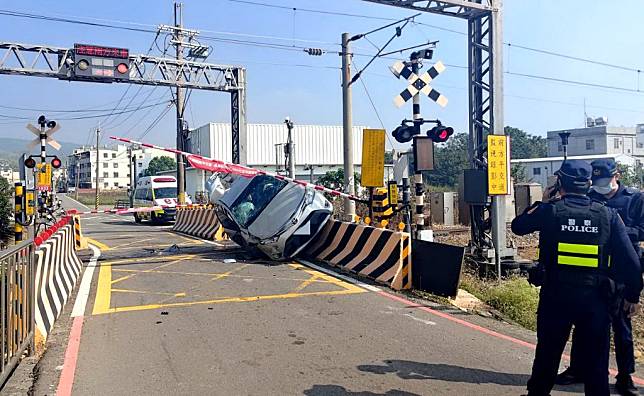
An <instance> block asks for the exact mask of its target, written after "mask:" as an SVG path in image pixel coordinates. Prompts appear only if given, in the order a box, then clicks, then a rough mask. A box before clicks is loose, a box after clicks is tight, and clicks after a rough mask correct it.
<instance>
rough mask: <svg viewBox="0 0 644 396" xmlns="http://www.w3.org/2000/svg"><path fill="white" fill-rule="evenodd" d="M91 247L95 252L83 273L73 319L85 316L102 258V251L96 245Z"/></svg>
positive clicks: (73, 310)
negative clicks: (97, 267)
mask: <svg viewBox="0 0 644 396" xmlns="http://www.w3.org/2000/svg"><path fill="white" fill-rule="evenodd" d="M89 247H90V249H92V251H93V252H94V255H93V256H92V258H91V259H90V260H89V264H88V265H87V268H85V272H84V273H83V279H82V280H81V284H80V287H79V288H78V295H77V296H76V301H75V302H74V308H73V309H72V318H75V317H77V316H83V315H85V306H86V305H87V299H88V298H89V290H90V287H91V285H92V278H93V277H94V269H95V268H96V261H97V260H98V258H99V257H101V250H100V249H99V248H97V247H96V246H94V245H89Z"/></svg>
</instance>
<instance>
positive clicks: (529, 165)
mask: <svg viewBox="0 0 644 396" xmlns="http://www.w3.org/2000/svg"><path fill="white" fill-rule="evenodd" d="M599 158H614V159H615V161H616V162H617V163H620V164H624V165H628V166H635V165H636V163H637V161H638V160H637V159H636V158H635V157H632V156H629V155H623V154H617V155H606V156H601V155H598V156H593V158H588V159H584V160H585V161H587V162H588V163H591V162H592V161H593V160H595V159H599ZM580 159H583V158H580ZM562 162H563V159H562V158H561V157H557V158H552V159H549V158H534V159H529V160H512V161H511V164H512V165H516V164H520V165H521V166H523V168H524V169H525V175H526V178H527V181H528V182H533V183H539V184H541V186H542V187H545V186H546V185H547V183H548V176H553V175H554V173H555V172H556V171H557V170H559V168H561V163H562Z"/></svg>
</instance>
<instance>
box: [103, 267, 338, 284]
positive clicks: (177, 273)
mask: <svg viewBox="0 0 644 396" xmlns="http://www.w3.org/2000/svg"><path fill="white" fill-rule="evenodd" d="M143 271H144V270H136V269H126V268H112V272H143ZM146 273H150V274H168V275H190V276H207V277H212V276H217V275H222V274H224V273H221V272H182V271H163V270H153V271H146ZM227 277H228V278H248V279H271V280H284V281H298V282H304V281H309V282H311V283H334V282H329V281H327V280H324V279H319V277H318V279H311V278H306V279H302V278H282V277H276V276H255V275H234V274H229V275H227Z"/></svg>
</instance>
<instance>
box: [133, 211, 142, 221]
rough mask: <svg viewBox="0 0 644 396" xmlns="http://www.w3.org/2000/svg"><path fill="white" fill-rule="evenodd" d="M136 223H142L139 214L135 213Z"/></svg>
mask: <svg viewBox="0 0 644 396" xmlns="http://www.w3.org/2000/svg"><path fill="white" fill-rule="evenodd" d="M134 222H135V223H141V218H140V217H139V214H138V213H134Z"/></svg>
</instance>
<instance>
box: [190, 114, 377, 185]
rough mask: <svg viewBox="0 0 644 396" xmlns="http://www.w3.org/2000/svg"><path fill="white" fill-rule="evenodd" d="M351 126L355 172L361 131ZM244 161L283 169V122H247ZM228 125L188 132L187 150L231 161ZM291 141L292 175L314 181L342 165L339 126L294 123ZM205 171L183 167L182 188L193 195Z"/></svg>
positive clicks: (358, 161)
mask: <svg viewBox="0 0 644 396" xmlns="http://www.w3.org/2000/svg"><path fill="white" fill-rule="evenodd" d="M365 128H366V127H361V126H355V127H353V161H354V164H355V168H356V172H360V168H361V166H360V165H361V163H362V130H363V129H365ZM247 131H248V135H247V147H246V153H247V164H248V166H251V167H253V168H257V169H262V170H267V171H271V172H275V171H279V172H284V171H285V164H284V146H283V144H284V143H286V139H287V134H288V130H287V128H286V125H284V124H248V125H247ZM231 134H232V133H231V127H230V124H225V123H209V124H206V125H204V126H201V127H199V128H197V129H194V130H193V131H191V144H192V147H191V151H192V152H193V153H195V154H199V155H203V156H204V157H210V158H216V159H219V160H223V161H227V162H231V159H232V137H231ZM293 142H294V144H295V157H294V158H295V176H296V178H299V179H303V180H312V181H315V180H316V179H317V178H319V177H320V176H322V175H324V174H325V173H326V172H328V171H330V170H335V169H339V168H342V166H343V162H344V159H343V149H342V148H343V140H342V126H331V125H298V124H295V127H294V128H293ZM208 176H209V174H208V173H207V172H204V171H202V170H197V169H191V168H189V169H187V171H186V191H187V192H188V194H190V195H191V196H193V197H194V196H195V193H196V192H198V191H204V190H205V180H206V179H207V177H208Z"/></svg>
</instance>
